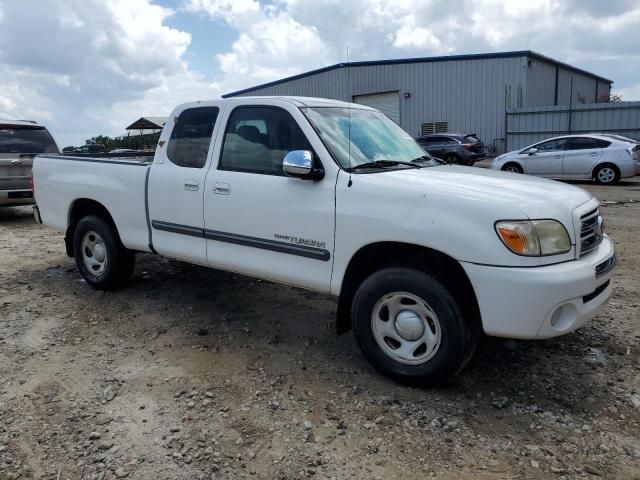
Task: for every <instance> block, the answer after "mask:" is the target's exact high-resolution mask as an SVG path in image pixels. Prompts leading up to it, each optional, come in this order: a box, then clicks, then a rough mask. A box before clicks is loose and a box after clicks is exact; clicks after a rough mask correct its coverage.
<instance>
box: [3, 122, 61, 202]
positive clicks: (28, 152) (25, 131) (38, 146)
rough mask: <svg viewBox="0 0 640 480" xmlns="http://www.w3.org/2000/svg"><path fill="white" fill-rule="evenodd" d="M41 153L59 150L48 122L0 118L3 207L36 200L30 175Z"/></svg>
mask: <svg viewBox="0 0 640 480" xmlns="http://www.w3.org/2000/svg"><path fill="white" fill-rule="evenodd" d="M38 153H59V152H58V146H57V145H56V142H54V141H53V138H52V137H51V134H50V133H49V132H48V131H47V129H46V128H45V127H44V126H42V125H39V124H37V123H36V122H31V121H25V120H0V206H1V207H6V206H13V205H29V204H32V203H34V200H33V192H32V190H31V183H30V178H31V167H32V165H33V159H34V157H35V156H36V155H37V154H38Z"/></svg>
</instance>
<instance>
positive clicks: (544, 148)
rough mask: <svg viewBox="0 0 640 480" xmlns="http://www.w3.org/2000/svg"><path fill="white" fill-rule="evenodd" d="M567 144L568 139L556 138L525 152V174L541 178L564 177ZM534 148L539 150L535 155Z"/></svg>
mask: <svg viewBox="0 0 640 480" xmlns="http://www.w3.org/2000/svg"><path fill="white" fill-rule="evenodd" d="M566 143H567V139H566V138H554V139H553V140H547V141H546V142H542V143H538V144H537V145H534V146H533V147H532V148H531V149H529V150H525V151H524V152H523V154H524V160H523V163H524V171H525V173H527V174H530V175H537V176H539V177H553V178H560V177H562V158H563V156H564V148H565V145H566ZM533 148H536V149H537V151H536V152H535V153H533V152H531V150H532V149H533Z"/></svg>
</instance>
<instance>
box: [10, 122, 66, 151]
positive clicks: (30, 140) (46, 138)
mask: <svg viewBox="0 0 640 480" xmlns="http://www.w3.org/2000/svg"><path fill="white" fill-rule="evenodd" d="M38 153H60V152H59V151H58V146H57V145H56V142H54V141H53V138H52V137H51V134H50V133H49V131H48V130H47V129H46V128H44V127H43V126H40V125H34V126H29V125H1V124H0V154H32V155H35V154H38Z"/></svg>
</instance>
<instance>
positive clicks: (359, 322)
mask: <svg viewBox="0 0 640 480" xmlns="http://www.w3.org/2000/svg"><path fill="white" fill-rule="evenodd" d="M352 312H353V318H352V323H353V330H354V334H355V337H356V341H357V343H358V346H359V347H360V349H361V350H362V352H363V354H364V356H365V357H366V358H367V360H368V361H369V362H370V363H371V364H372V365H373V367H374V368H376V369H377V370H378V371H380V372H381V373H383V374H384V375H386V376H388V377H391V378H393V379H394V380H397V381H400V382H402V383H407V384H411V385H416V386H421V387H428V386H434V385H438V384H440V383H442V382H444V381H445V380H447V379H449V378H451V377H453V376H454V375H455V374H457V373H458V372H459V371H460V370H461V369H462V368H463V367H464V365H465V364H466V362H467V361H468V360H469V359H470V358H471V356H472V354H473V352H474V351H475V347H476V344H477V341H478V336H477V335H474V331H473V330H472V328H471V327H470V325H468V324H467V323H466V322H465V319H464V316H463V314H462V312H461V309H460V307H459V305H458V304H457V302H456V300H455V298H454V296H453V295H452V294H451V293H450V292H449V290H448V289H447V287H446V286H445V285H444V284H443V283H442V282H441V281H440V280H439V279H438V278H436V277H435V276H433V275H430V274H427V273H424V272H422V271H419V270H415V269H412V268H406V267H389V268H385V269H382V270H379V271H377V272H375V273H374V274H372V275H371V276H370V277H368V278H367V279H366V280H365V281H364V282H363V283H362V285H360V287H359V288H358V290H357V292H356V294H355V296H354V299H353V308H352Z"/></svg>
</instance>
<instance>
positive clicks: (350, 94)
mask: <svg viewBox="0 0 640 480" xmlns="http://www.w3.org/2000/svg"><path fill="white" fill-rule="evenodd" d="M347 84H348V87H347V88H348V89H349V97H350V98H349V104H348V106H347V112H348V115H349V126H348V127H347V139H348V142H349V143H348V145H347V148H348V152H349V153H348V156H349V159H348V162H349V182H348V183H347V187H351V185H353V181H352V180H351V102H352V101H353V89H352V88H351V87H352V85H351V60H350V58H349V46H348V45H347Z"/></svg>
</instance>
